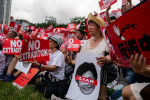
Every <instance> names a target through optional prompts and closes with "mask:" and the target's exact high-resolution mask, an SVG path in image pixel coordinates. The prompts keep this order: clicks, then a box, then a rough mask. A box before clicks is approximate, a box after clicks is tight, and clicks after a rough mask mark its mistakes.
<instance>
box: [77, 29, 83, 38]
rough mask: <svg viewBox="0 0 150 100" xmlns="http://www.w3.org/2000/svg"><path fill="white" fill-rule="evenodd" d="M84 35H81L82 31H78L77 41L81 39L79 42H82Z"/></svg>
mask: <svg viewBox="0 0 150 100" xmlns="http://www.w3.org/2000/svg"><path fill="white" fill-rule="evenodd" d="M82 36H83V35H82V34H81V33H80V31H77V32H76V37H77V39H79V40H81V39H82Z"/></svg>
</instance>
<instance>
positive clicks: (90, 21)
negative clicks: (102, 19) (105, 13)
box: [88, 20, 100, 27]
mask: <svg viewBox="0 0 150 100" xmlns="http://www.w3.org/2000/svg"><path fill="white" fill-rule="evenodd" d="M89 23H95V22H94V21H92V20H89V21H88V24H89ZM95 24H96V25H97V27H100V26H99V25H98V24H97V23H95Z"/></svg>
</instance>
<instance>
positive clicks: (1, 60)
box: [0, 50, 5, 75]
mask: <svg viewBox="0 0 150 100" xmlns="http://www.w3.org/2000/svg"><path fill="white" fill-rule="evenodd" d="M4 69H5V55H4V54H3V53H2V51H1V50H0V75H2V74H3V72H4Z"/></svg>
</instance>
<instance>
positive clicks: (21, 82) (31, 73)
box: [13, 68, 39, 89]
mask: <svg viewBox="0 0 150 100" xmlns="http://www.w3.org/2000/svg"><path fill="white" fill-rule="evenodd" d="M38 71H39V70H38V69H34V68H31V69H30V70H29V72H28V73H27V75H26V74H24V73H22V74H21V75H20V76H19V77H18V78H17V79H16V80H15V81H14V82H13V85H15V86H18V87H19V89H22V88H23V87H24V86H25V85H26V84H27V83H28V82H29V81H30V80H31V79H32V78H33V77H34V76H35V75H36V73H37V72H38Z"/></svg>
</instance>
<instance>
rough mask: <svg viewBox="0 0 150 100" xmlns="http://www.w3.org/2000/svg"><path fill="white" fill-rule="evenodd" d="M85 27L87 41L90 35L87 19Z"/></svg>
mask: <svg viewBox="0 0 150 100" xmlns="http://www.w3.org/2000/svg"><path fill="white" fill-rule="evenodd" d="M85 27H86V32H87V37H88V39H89V38H90V37H91V36H90V34H89V29H88V19H87V18H86V19H85Z"/></svg>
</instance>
